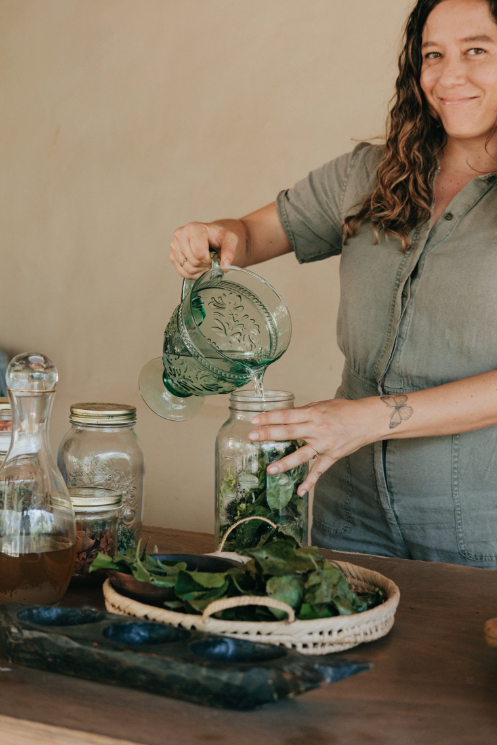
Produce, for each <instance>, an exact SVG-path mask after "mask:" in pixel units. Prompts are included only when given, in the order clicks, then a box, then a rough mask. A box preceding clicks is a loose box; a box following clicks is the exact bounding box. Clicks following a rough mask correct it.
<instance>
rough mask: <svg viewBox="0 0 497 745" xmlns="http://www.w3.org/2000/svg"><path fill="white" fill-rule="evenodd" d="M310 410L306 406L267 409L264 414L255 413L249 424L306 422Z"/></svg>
mask: <svg viewBox="0 0 497 745" xmlns="http://www.w3.org/2000/svg"><path fill="white" fill-rule="evenodd" d="M309 419H310V411H309V409H308V407H307V406H300V407H299V408H297V409H282V410H280V411H267V412H265V413H264V414H257V416H254V417H253V418H252V419H251V420H250V422H251V424H258V425H265V424H297V423H299V422H308V421H309Z"/></svg>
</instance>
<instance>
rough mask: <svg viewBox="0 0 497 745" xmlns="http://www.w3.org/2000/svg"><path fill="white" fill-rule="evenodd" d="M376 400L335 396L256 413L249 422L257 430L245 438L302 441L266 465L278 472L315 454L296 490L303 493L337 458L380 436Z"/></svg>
mask: <svg viewBox="0 0 497 745" xmlns="http://www.w3.org/2000/svg"><path fill="white" fill-rule="evenodd" d="M377 402H378V399H377V398H375V397H373V398H363V399H358V400H356V401H349V400H345V399H341V398H335V399H333V400H332V401H320V402H318V403H313V404H308V405H307V406H302V407H300V408H297V409H285V410H283V411H271V412H266V413H264V414H257V416H255V417H253V419H252V424H255V425H256V426H257V427H258V429H256V430H254V431H252V432H250V434H249V439H250V440H252V441H264V440H272V441H279V440H305V442H306V443H307V444H305V445H303V446H302V447H301V448H299V449H298V450H296V451H295V452H294V453H292V454H291V455H287V456H286V457H285V458H282V459H281V460H279V461H277V462H276V463H272V464H271V465H270V466H268V468H267V471H268V473H270V474H274V473H282V472H283V471H288V470H290V469H291V468H295V467H296V466H299V465H301V464H302V463H307V462H308V461H310V460H312V459H313V458H315V457H316V455H317V460H316V462H315V463H314V464H313V465H312V468H311V469H310V471H309V475H308V476H307V478H306V480H305V481H304V482H303V483H302V484H301V485H300V487H299V490H298V494H299V495H300V496H304V494H306V493H307V492H308V491H309V489H311V488H312V487H313V486H314V484H315V483H316V481H317V480H318V478H319V477H320V476H321V474H323V473H324V472H325V471H326V470H328V468H329V467H330V466H332V465H333V463H336V461H337V460H340V458H344V457H345V456H346V455H350V453H353V452H355V451H356V450H359V448H361V447H363V446H364V445H367V444H369V443H370V442H375V440H377V439H381V434H379V433H378V432H377V428H378V423H377V419H378V417H377V408H376V407H377ZM375 414H376V416H375ZM375 425H376V426H375Z"/></svg>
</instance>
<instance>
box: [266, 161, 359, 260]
mask: <svg viewBox="0 0 497 745" xmlns="http://www.w3.org/2000/svg"><path fill="white" fill-rule="evenodd" d="M356 151H357V148H356V150H354V151H353V152H351V153H347V154H346V155H341V156H340V157H339V158H336V159H334V160H331V161H330V162H329V163H325V165H323V166H321V167H320V168H317V169H316V170H315V171H311V173H310V174H309V175H308V176H307V178H304V179H302V180H301V181H298V182H297V183H296V184H295V186H294V187H293V188H292V189H285V190H283V191H281V192H280V193H279V194H278V197H277V199H276V209H277V211H278V217H279V219H280V222H281V225H282V226H283V229H284V231H285V233H286V234H287V236H288V239H289V241H290V243H291V245H292V248H293V250H294V252H295V256H296V257H297V260H298V261H299V263H300V264H303V263H306V262H309V261H319V260H320V259H326V258H327V257H328V256H336V255H337V254H340V253H341V251H342V243H343V231H342V224H343V219H344V215H343V199H344V195H345V191H346V188H347V181H348V179H349V176H350V170H351V164H352V162H353V160H354V154H355V152H356Z"/></svg>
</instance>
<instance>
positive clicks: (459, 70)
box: [421, 0, 497, 141]
mask: <svg viewBox="0 0 497 745" xmlns="http://www.w3.org/2000/svg"><path fill="white" fill-rule="evenodd" d="M422 45H423V46H422V55H423V65H422V68H421V88H422V89H423V91H424V94H425V96H426V98H427V100H428V102H429V104H430V106H431V108H432V109H433V110H434V111H435V112H436V113H437V114H438V116H439V118H440V120H441V122H442V124H443V126H444V129H445V132H446V134H447V137H448V139H451V138H454V139H458V140H466V141H467V140H482V141H485V140H486V139H487V137H488V136H489V135H490V134H491V133H492V132H493V131H494V127H495V125H496V122H497V23H496V21H495V19H494V17H493V15H492V13H491V11H490V6H489V5H488V3H487V2H486V0H443V2H441V3H439V5H437V6H436V8H434V9H433V10H432V12H431V13H430V15H429V16H428V19H427V21H426V24H425V27H424V29H423V41H422Z"/></svg>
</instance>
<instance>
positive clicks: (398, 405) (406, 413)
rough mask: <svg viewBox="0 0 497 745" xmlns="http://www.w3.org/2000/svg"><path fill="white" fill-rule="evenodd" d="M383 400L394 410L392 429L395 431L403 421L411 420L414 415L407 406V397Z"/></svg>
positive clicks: (391, 397)
mask: <svg viewBox="0 0 497 745" xmlns="http://www.w3.org/2000/svg"><path fill="white" fill-rule="evenodd" d="M381 400H382V401H383V403H385V404H386V405H387V406H390V408H392V409H394V411H392V416H391V417H390V429H395V427H398V426H399V424H402V422H403V421H405V420H406V419H410V418H411V417H412V415H413V413H414V412H413V410H412V409H411V407H410V406H407V396H404V395H402V396H382V397H381Z"/></svg>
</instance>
